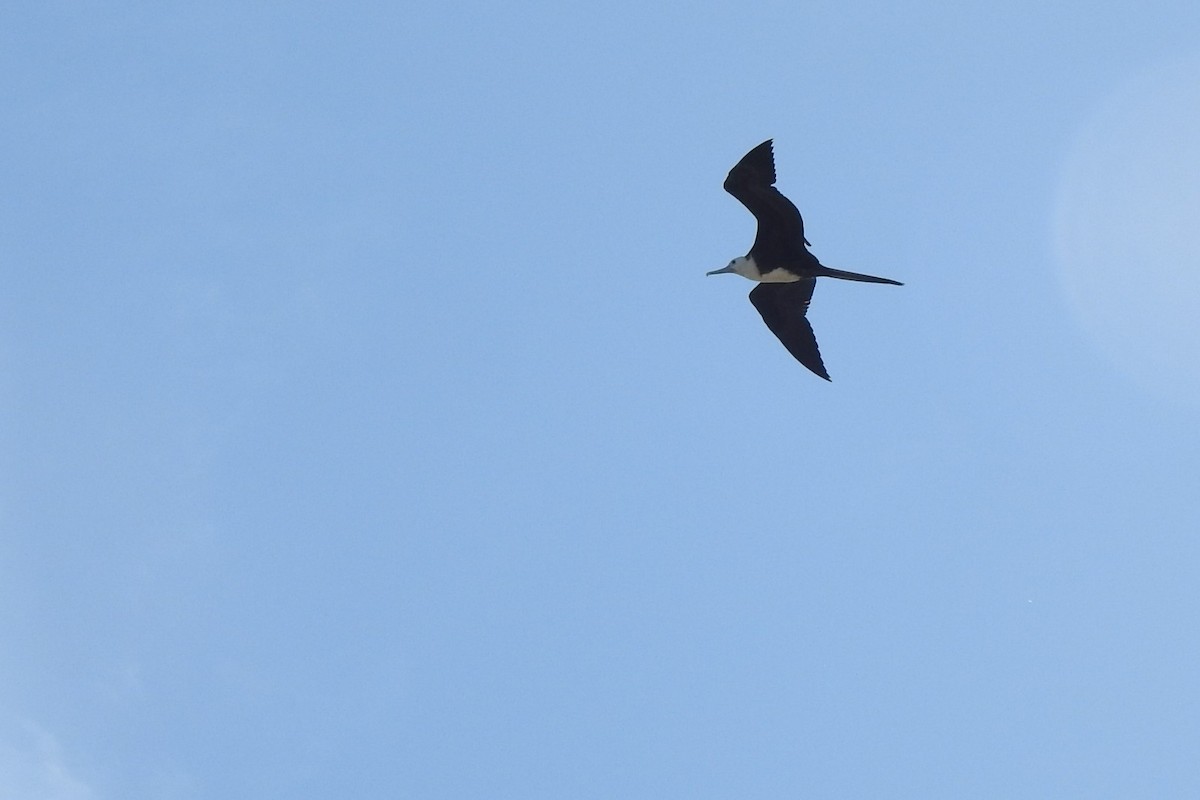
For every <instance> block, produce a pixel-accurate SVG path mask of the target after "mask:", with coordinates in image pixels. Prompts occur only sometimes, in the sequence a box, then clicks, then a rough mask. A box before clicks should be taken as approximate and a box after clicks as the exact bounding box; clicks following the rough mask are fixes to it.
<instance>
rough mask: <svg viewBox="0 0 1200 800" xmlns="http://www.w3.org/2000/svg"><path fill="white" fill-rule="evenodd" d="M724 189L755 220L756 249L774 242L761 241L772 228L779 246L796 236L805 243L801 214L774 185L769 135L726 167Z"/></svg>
mask: <svg viewBox="0 0 1200 800" xmlns="http://www.w3.org/2000/svg"><path fill="white" fill-rule="evenodd" d="M725 191H727V192H729V193H730V194H731V195H733V196H734V197H736V198H737V199H738V201H739V202H740V203H741V204H742V205H744V206H745V207H746V208H747V210H749V211H750V213H751V214H753V215H754V218H755V219H756V220H758V237H757V238H756V239H755V242H754V247H755V249H759V248H760V247H761V246H764V245H766V246H771V245H774V244H775V243H774V242H766V241H763V236H764V231H771V232H772V234H773V235H776V236H778V237H779V240H780V241H779V245H780V246H784V247H786V246H789V245H791V244H792V243H793V242H795V241H796V240H799V241H802V242H804V243H805V244H808V240H807V239H805V238H804V218H803V217H801V216H800V210H799V209H797V208H796V206H795V204H794V203H792V201H791V200H788V199H787V198H786V197H784V196H783V193H782V192H780V191H779V190H778V189H776V188H775V151H774V149H773V145H772V140H770V139H768V140H767V141H765V142H763V143H762V144H760V145H759V146H758V147H755V148H754V149H753V150H751V151H750V152H749V153H746V155H744V156H742V160H741V161H739V162H738V163H737V164H735V165H734V166H733V169H731V170H729V175H728V176H727V177H726V178H725Z"/></svg>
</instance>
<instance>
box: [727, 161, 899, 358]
mask: <svg viewBox="0 0 1200 800" xmlns="http://www.w3.org/2000/svg"><path fill="white" fill-rule="evenodd" d="M725 191H727V192H729V193H730V194H731V195H733V196H734V197H736V198H737V199H738V200H739V201H740V202H741V204H742V205H744V206H745V207H746V208H747V209H749V210H750V213H751V214H753V215H754V218H755V219H757V220H758V235H757V236H755V237H754V244H753V245H752V246H751V247H750V252H749V253H747V254H746V255H744V256H740V257H738V258H735V259H734V260H733V261H730V262H729V265H728V266H726V267H724V268H722V269H717V270H713V271H712V272H709V273H707V274H709V275H720V274H721V273H723V272H732V273H735V274H737V275H741V276H742V277H743V278H749V279H750V280H752V281H758V285H757V286H755V287H754V288H753V289H751V290H750V302H751V303H753V304H754V307H755V308H757V309H758V313H759V314H762V318H763V322H765V323H767V327H768V328H770V329H771V333H773V334H775V335H776V336H777V337H779V341H781V342H783V346H784V347H786V348H787V349H788V352H789V353H791V354H792V355H793V356H795V358H796V360H797V361H799V362H800V363H801V364H803V365H804V366H806V367H808V368H809V369H810V370H812V371H813V372H814V373H816V374H817V375H819V376H821V377H822V378H824V379H825V380H829V373H828V372H826V371H825V364H824V362H822V361H821V351H820V350H818V349H817V337H816V336H815V335H813V329H812V325H810V324H809V322H808V317H807V316H806V314H807V313H808V302H809V300H811V299H812V293H813V287H814V286H816V283H817V278H821V277H825V278H841V279H842V280H847V281H866V282H867V283H890V284H893V285H895V286H903V285H904V284H902V283H900V281H894V280H892V279H890V278H876V277H875V276H874V275H863V274H862V273H859V272H846V271H845V270H841V269H833V268H832V267H827V266H825V265H824V264H822V263H821V262H820V261H818V260H817V257H816V256H814V255H813V254H812V253H810V252H809V251H808V247H807V246H806V245H808V244H809V241H808V240H807V239H805V238H804V219H803V218H802V217H801V216H800V212H799V211H798V210H797V209H796V207H795V206H794V205H792V201H791V200H788V199H787V198H786V197H784V196H783V194H782V193H780V191H779V190H778V189H776V188H775V153H774V151H773V150H772V148H771V140H770V139H768V140H767V141H765V142H763V143H762V144H760V145H759V146H758V147H756V148H754V149H753V150H751V151H750V152H749V153H747V154H746V155H745V156H743V157H742V160H741V161H739V162H738V163H737V164H736V165H735V166H734V168H733V169H731V170H729V177H727V178H726V179H725Z"/></svg>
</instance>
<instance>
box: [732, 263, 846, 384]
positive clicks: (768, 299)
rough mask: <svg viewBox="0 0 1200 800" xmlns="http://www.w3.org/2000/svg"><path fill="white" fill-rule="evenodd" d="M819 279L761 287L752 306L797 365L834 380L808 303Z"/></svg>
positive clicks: (755, 290)
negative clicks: (811, 319) (814, 327)
mask: <svg viewBox="0 0 1200 800" xmlns="http://www.w3.org/2000/svg"><path fill="white" fill-rule="evenodd" d="M816 285H817V281H816V279H815V278H803V279H801V280H798V281H795V282H793V283H760V284H758V285H757V286H755V287H754V288H753V289H751V290H750V302H751V303H753V304H754V307H755V308H757V309H758V313H759V314H762V318H763V322H765V323H767V327H768V328H770V329H771V333H773V334H775V335H776V336H777V337H779V341H781V342H783V346H784V347H786V348H787V349H788V352H789V353H791V354H792V355H793V356H794V357H795V359H796V360H797V361H799V362H800V363H801V364H803V365H804V366H806V367H808V368H809V369H810V370H812V371H813V372H814V373H816V374H817V375H819V376H820V377H822V378H824V379H825V380H830V378H829V373H828V372H826V371H825V363H824V362H823V361H821V351H820V350H818V349H817V337H816V335H815V334H814V333H813V329H812V325H810V324H809V322H808V317H807V316H806V314H807V313H808V302H809V300H811V299H812V293H813V289H814V288H815V287H816Z"/></svg>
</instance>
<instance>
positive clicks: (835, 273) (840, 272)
mask: <svg viewBox="0 0 1200 800" xmlns="http://www.w3.org/2000/svg"><path fill="white" fill-rule="evenodd" d="M817 275H823V276H825V277H826V278H841V279H842V280H844V281H864V282H866V283H890V284H892V285H893V286H903V285H904V284H903V283H901V282H900V281H894V280H892V279H891V278H876V277H875V276H874V275H864V274H862V273H861V272H847V271H846V270H844V269H834V268H833V267H827V266H825V265H824V264H822V265H821V271H820V272H818V273H817Z"/></svg>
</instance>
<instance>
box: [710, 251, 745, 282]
mask: <svg viewBox="0 0 1200 800" xmlns="http://www.w3.org/2000/svg"><path fill="white" fill-rule="evenodd" d="M755 271H756V270H755V269H754V263H753V262H752V261H751V260H750V259H749V258H747V257H746V256H738V257H737V258H735V259H734V260H733V261H730V262H729V263H728V264H727V265H725V266H724V267H722V268H721V269H714V270H713V271H712V272H706V273H704V274H705V275H721V274H723V273H726V272H732V273H734V274H735V275H741V276H742V277H743V278H749V277H751V275H752V273H754V272H755Z"/></svg>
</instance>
